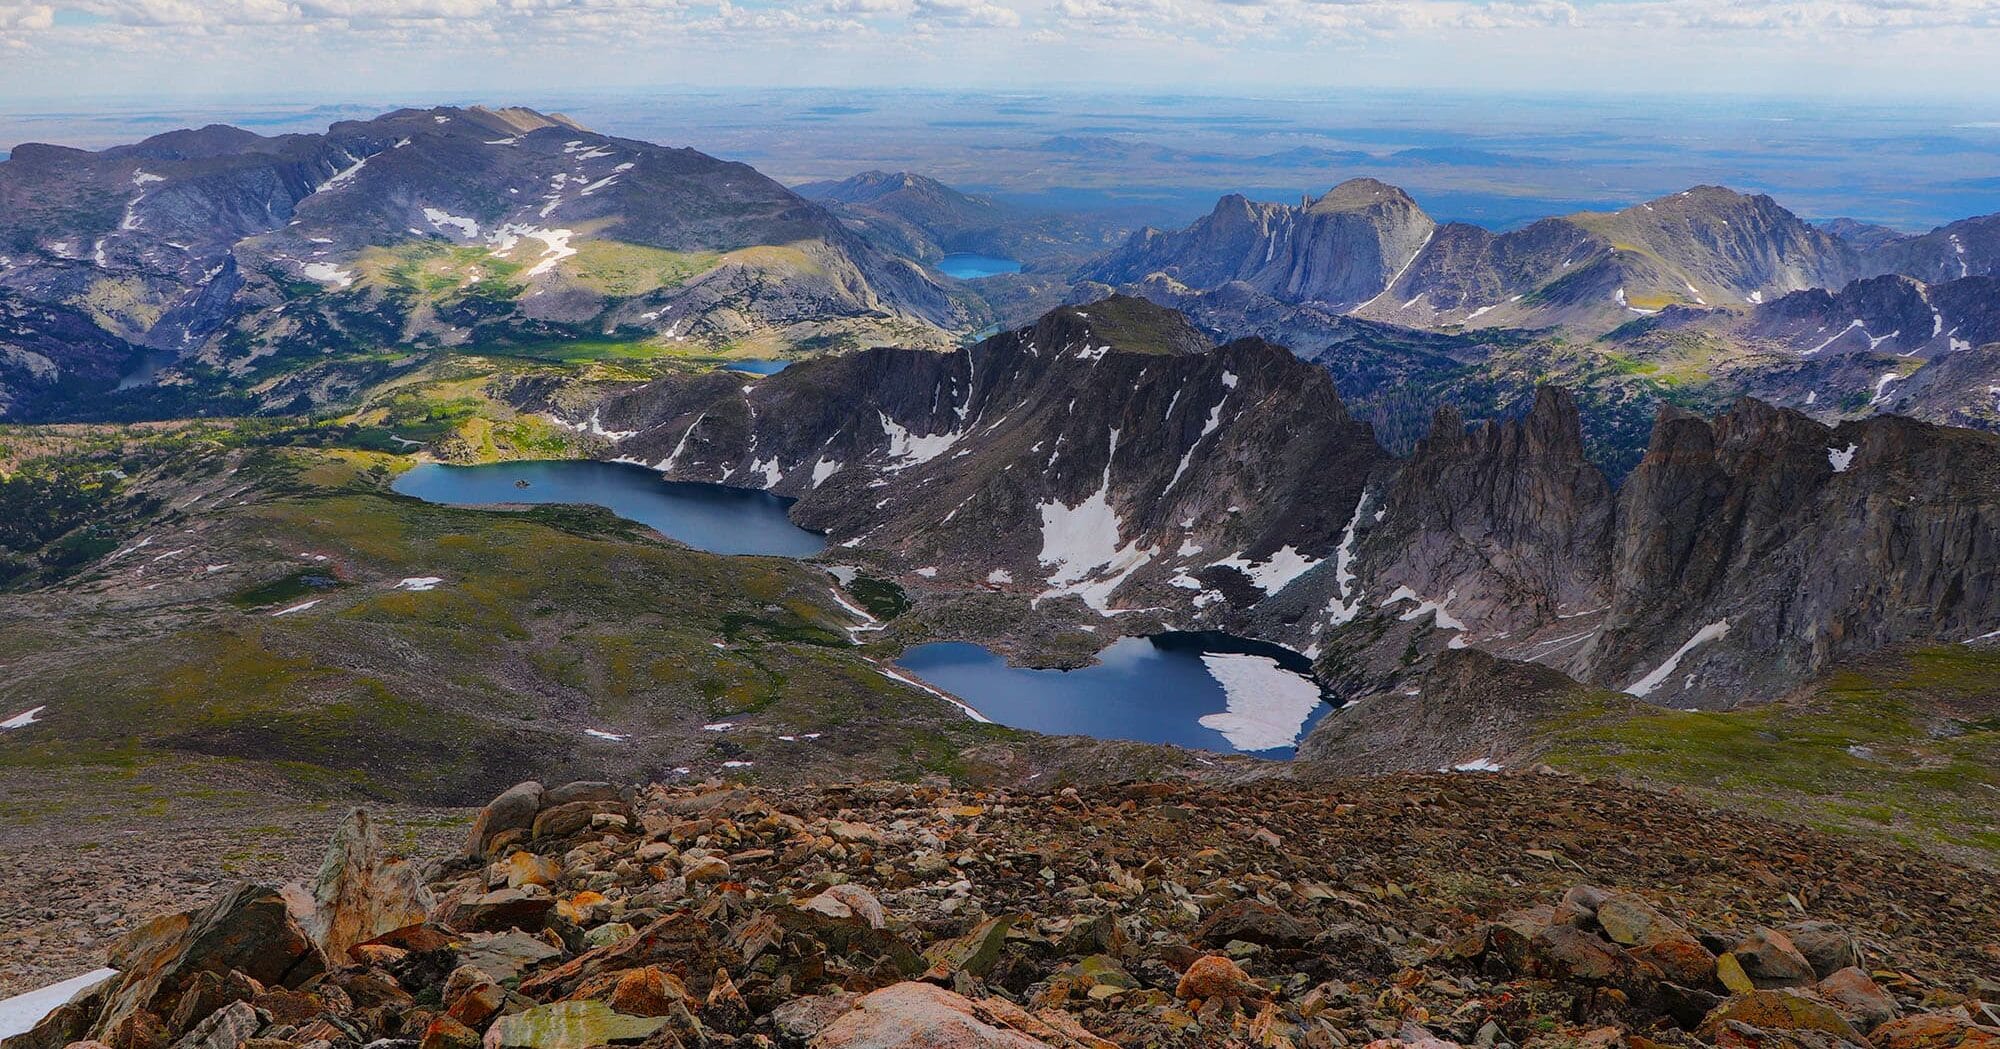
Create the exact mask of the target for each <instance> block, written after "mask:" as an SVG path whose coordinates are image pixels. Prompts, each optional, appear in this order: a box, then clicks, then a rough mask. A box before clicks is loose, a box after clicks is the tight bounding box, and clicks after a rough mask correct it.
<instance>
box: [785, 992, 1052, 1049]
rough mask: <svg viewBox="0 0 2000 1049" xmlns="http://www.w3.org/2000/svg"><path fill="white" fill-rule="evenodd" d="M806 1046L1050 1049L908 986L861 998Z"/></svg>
mask: <svg viewBox="0 0 2000 1049" xmlns="http://www.w3.org/2000/svg"><path fill="white" fill-rule="evenodd" d="M808 1044H809V1045H811V1046H812V1049H1048V1044H1049V1043H1047V1042H1044V1041H1042V1040H1041V1039H1039V1038H1032V1037H1029V1036H1028V1035H1025V1034H1022V1033H1021V1032H1019V1031H1015V1030H1011V1029H1009V1028H1005V1027H1000V1026H996V1025H995V1024H992V1023H989V1022H987V1021H985V1020H983V1019H981V1018H980V1017H979V1016H978V1015H977V1011H976V1007H975V1005H974V1003H973V1002H972V1000H971V999H969V998H966V997H964V996H963V995H958V994H953V993H952V992H950V991H947V990H945V989H944V988H942V987H934V986H932V985H930V984H927V983H914V982H910V983H899V984H892V985H890V986H888V987H884V988H882V989H881V990H879V991H875V992H873V993H871V994H867V995H864V996H862V998H861V999H860V1000H859V1001H857V1002H855V1004H854V1008H853V1010H851V1011H849V1012H848V1013H846V1014H845V1015H843V1016H841V1017H840V1018H838V1019H836V1020H834V1021H833V1022H832V1023H830V1024H828V1025H826V1026H825V1027H824V1028H821V1029H820V1031H819V1033H818V1034H816V1035H814V1036H813V1037H812V1041H811V1042H810V1043H808Z"/></svg>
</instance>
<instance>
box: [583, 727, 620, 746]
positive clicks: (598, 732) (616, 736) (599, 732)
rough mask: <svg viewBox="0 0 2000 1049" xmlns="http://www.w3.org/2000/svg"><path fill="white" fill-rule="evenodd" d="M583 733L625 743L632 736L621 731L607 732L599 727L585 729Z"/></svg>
mask: <svg viewBox="0 0 2000 1049" xmlns="http://www.w3.org/2000/svg"><path fill="white" fill-rule="evenodd" d="M583 734H584V735H586V736H595V737H597V738H598V739H607V740H610V741H611V742H613V743H623V742H625V741H626V740H628V739H630V738H632V737H630V736H628V735H626V734H624V733H621V732H606V731H604V730H603V729H597V728H587V729H584V730H583Z"/></svg>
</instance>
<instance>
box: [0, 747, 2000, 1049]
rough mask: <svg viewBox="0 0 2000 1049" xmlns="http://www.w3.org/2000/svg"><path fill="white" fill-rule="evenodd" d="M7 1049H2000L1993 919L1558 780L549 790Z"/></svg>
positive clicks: (491, 808)
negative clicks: (456, 844)
mask: <svg viewBox="0 0 2000 1049" xmlns="http://www.w3.org/2000/svg"><path fill="white" fill-rule="evenodd" d="M107 962H108V964H109V966H110V967H111V968H113V969H116V970H117V971H118V972H117V975H114V976H109V977H107V978H105V979H104V980H103V981H102V982H100V983H97V984H95V985H94V986H91V987H87V988H85V989H84V990H82V991H80V992H79V993H78V994H77V996H76V997H74V998H72V999H71V1000H70V1001H69V1002H67V1003H66V1004H63V1005H61V1006H60V1007H58V1008H56V1009H55V1010H54V1011H53V1012H52V1013H50V1014H49V1015H48V1016H47V1017H46V1018H45V1019H43V1020H42V1021H41V1022H40V1023H39V1024H38V1025H37V1026H35V1027H34V1029H33V1030H31V1031H28V1032H26V1033H23V1034H20V1035H17V1036H15V1037H12V1038H9V1039H6V1040H5V1042H4V1043H0V1045H4V1049H593V1047H596V1046H643V1047H647V1049H695V1047H712V1046H741V1047H752V1046H754V1047H767V1046H810V1047H816V1049H862V1047H872V1049H892V1047H904V1049H920V1047H923V1049H947V1047H996V1049H1031V1047H1037V1046H1055V1047H1061V1049H1105V1047H1113V1046H1133V1047H1137V1046H1245V1047H1248V1046H1259V1047H1273V1049H1279V1047H1300V1049H1303V1047H1337V1046H1366V1047H1369V1049H1403V1047H1409V1049H1452V1047H1460V1046H1463V1047H1476V1049H1614V1047H1625V1049H1666V1047H1679V1049H1698V1047H1703V1046H1712V1047H1716V1049H1790V1047H1798V1049H1845V1047H1857V1049H1992V1047H1996V1046H2000V890H1996V887H1995V883H1994V880H1993V879H1992V878H1991V875H1990V873H1983V872H1979V871H1969V870H1966V869H1964V868H1956V867H1952V866H1950V865H1947V864H1942V863H1937V862H1934V861H1931V860H1929V859H1927V858H1925V857H1923V856H1921V855H1918V854H1916V853H1913V852H1907V851H1903V850H1899V849H1897V848H1895V847H1893V846H1882V845H1875V844H1872V843H1865V842H1856V841H1848V840H1842V839H1837V838H1832V837H1827V836H1824V835H1820V834H1818V833H1815V832H1813V831H1810V830H1806V829H1802V828H1793V827H1786V826H1783V825H1779V824H1774V823H1770V822H1767V821H1760V820H1756V819H1752V818H1748V817H1742V816H1734V815H1727V814H1721V813H1715V812H1707V811H1703V810H1700V809H1698V808H1695V807H1694V806H1692V805H1690V804H1688V803H1687V802H1685V801H1684V800H1682V799H1678V798H1674V797H1667V796H1660V795H1653V794H1647V793H1644V792H1638V791H1633V790H1629V789H1624V788H1618V787H1614V786H1611V785H1603V784H1589V783H1584V782H1580V781H1577V780H1574V779H1571V778H1570V777H1566V776H1561V775H1551V774H1539V775H1537V774H1520V775H1514V774H1509V775H1497V776H1496V775H1460V776H1390V777H1378V778H1373V779H1369V780H1358V781H1354V782H1352V783H1339V784H1333V785H1329V786H1325V787H1319V788H1313V789H1306V788H1301V787H1298V786H1295V785H1261V786H1254V787H1235V788H1224V787H1214V786H1201V785H1191V784H1167V783H1135V784H1126V785H1120V786H1111V787H1103V788H1094V789H1090V790H1078V789H1074V788H1065V789H1061V790H1056V791H1052V792H1047V793H1026V792H1010V791H998V790H994V791H974V790H951V789H945V788H940V787H932V786H912V785H904V784H862V785H851V786H839V787H823V788H811V789H796V790H779V789H750V788H744V787H740V786H732V785H728V784H722V783H709V784H705V785H702V786H694V787H664V786H657V785H655V786H648V787H643V788H637V789H633V788H623V787H617V786H613V785H610V784H604V783H573V784H567V785H562V786H555V787H544V786H543V785H542V784H538V783H524V784H521V785H519V786H516V787H514V788H512V789H510V790H508V791H506V792H505V793H503V794H502V795H500V796H499V797H497V798H495V799H494V800H493V801H492V802H491V803H490V804H489V805H487V806H486V807H485V809H484V810H483V811H482V812H481V813H480V814H479V816H478V818H477V819H476V820H475V821H474V822H473V824H472V827H471V830H470V832H469V834H468V836H467V841H466V843H465V846H464V848H463V850H462V852H461V854H460V855H458V856H456V857H453V858H450V859H447V860H444V861H441V862H438V863H435V864H432V865H431V866H430V868H429V869H428V870H424V871H419V869H418V868H417V865H416V864H414V863H413V862H411V861H408V860H405V859H404V858H402V857H401V856H399V855H397V854H396V852H395V850H394V849H393V848H391V847H389V846H388V845H387V844H385V842H384V841H383V839H382V836H381V834H380V833H379V832H378V830H377V828H376V825H375V824H374V823H373V822H372V821H371V819H370V818H369V816H368V815H367V814H366V813H365V812H363V811H361V810H356V811H355V812H354V813H352V814H351V815H350V816H349V817H348V819H347V820H346V821H345V822H344V823H343V824H342V825H341V826H340V827H339V829H338V830H337V831H336V832H335V834H334V837H333V841H332V845H331V848H330V850H329V853H328V856H327V859H326V862H325V864H324V866H323V867H322V869H321V871H320V873H319V875H318V877H317V878H316V879H314V881H313V883H312V884H311V885H303V884H293V885H287V886H273V885H260V884H255V883H246V884H243V885H240V886H237V887H234V888H232V889H229V890H228V891H226V892H224V893H223V894H222V895H221V896H219V897H218V898H216V899H215V900H213V901H212V902H210V903H209V904H207V905H206V906H204V907H201V908H199V909H196V910H192V911H188V912H186V913H181V914H172V915H166V916H163V917H160V918H157V919H155V920H153V921H152V922H150V923H148V924H147V925H145V926H144V927H142V928H140V929H138V930H136V931H134V932H133V933H131V934H130V935H128V936H127V937H125V939H124V940H123V941H122V942H120V943H119V944H118V945H117V946H116V947H114V948H113V949H112V950H111V952H110V955H109V957H108V959H107Z"/></svg>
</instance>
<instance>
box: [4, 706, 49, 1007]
mask: <svg viewBox="0 0 2000 1049" xmlns="http://www.w3.org/2000/svg"><path fill="white" fill-rule="evenodd" d="M47 709H49V708H48V707H47V706H39V707H36V708H35V709H33V710H24V711H22V712H21V713H19V714H16V715H14V716H13V717H11V718H8V719H7V720H5V721H0V729H14V728H27V727H28V726H29V725H32V724H34V723H35V722H37V721H40V720H42V711H44V710H47ZM35 1019H37V1020H39V1019H41V1017H39V1016H38V1017H36V1018H35Z"/></svg>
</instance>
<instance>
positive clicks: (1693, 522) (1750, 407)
mask: <svg viewBox="0 0 2000 1049" xmlns="http://www.w3.org/2000/svg"><path fill="white" fill-rule="evenodd" d="M1995 492H2000V441H1996V440H1995V439H1994V438H1992V437H1989V436H1986V435H1984V434H1978V433H1974V432H1971V431H1966V430H1954V429H1950V428H1945V427H1937V426H1930V425H1927V424H1924V423H1919V422H1915V421H1913V420H1909V419H1903V418H1898V417H1894V416H1880V417H1876V418H1872V419H1868V420H1865V421H1862V422H1855V423H1844V424H1842V425H1840V426H1839V427H1827V426H1824V425H1822V424H1820V423H1818V422H1815V421H1813V420H1812V419H1809V418H1807V417H1805V416H1803V415H1799V414H1798V413H1796V412H1790V411H1785V410H1782V409H1777V408H1772V407H1770V406H1768V405H1765V404H1762V403H1759V402H1756V401H1749V400H1745V401H1743V402H1740V403H1739V404H1738V405H1737V406H1736V407H1735V408H1734V409H1733V410H1731V411H1730V412H1729V413H1727V414H1725V415H1723V416H1721V417H1719V418H1717V419H1715V420H1713V421H1710V420H1704V419H1699V418H1694V417H1690V416H1685V415H1681V414H1679V413H1675V412H1672V411H1664V412H1663V413H1662V415H1661V419H1660V422H1659V425H1658V427H1657V428H1656V429H1655V431H1654V437H1653V443H1652V446H1651V447H1650V448H1649V449H1648V450H1647V454H1646V458H1645V460H1644V461H1643V462H1642V463H1641V464H1640V466H1639V468H1638V469H1637V470H1635V471H1634V472H1633V474H1632V476H1631V478H1630V479H1629V480H1628V481H1627V482H1626V485H1625V488H1624V490H1623V491H1622V492H1621V493H1620V498H1619V507H1618V540H1617V544H1616V547H1615V552H1614V554H1613V569H1612V570H1613V573H1614V587H1613V595H1612V602H1611V608H1610V610H1609V611H1608V612H1607V614H1606V617H1605V620H1604V622H1603V624H1602V632H1601V633H1600V634H1599V635H1598V636H1597V637H1595V638H1593V639H1592V640H1590V641H1588V642H1586V643H1585V645H1584V646H1583V649H1582V651H1580V652H1579V653H1578V656H1577V659H1576V661H1575V662H1574V663H1573V664H1571V665H1572V667H1573V668H1574V669H1576V670H1577V671H1579V672H1580V673H1581V675H1582V676H1584V677H1585V678H1586V679H1587V680H1595V681H1602V682H1605V683H1617V682H1619V679H1620V678H1621V677H1628V678H1629V679H1630V682H1631V683H1635V684H1648V685H1650V686H1651V687H1648V688H1642V689H1635V691H1643V692H1645V693H1647V694H1648V695H1653V694H1654V693H1655V692H1659V693H1662V694H1664V693H1669V692H1672V693H1679V692H1682V691H1687V692H1689V693H1693V694H1702V693H1706V694H1710V695H1713V694H1715V693H1721V692H1727V691H1730V690H1738V689H1743V688H1746V687H1747V688H1749V689H1751V690H1753V691H1756V690H1759V689H1760V686H1761V688H1762V689H1768V688H1770V687H1772V685H1773V684H1775V683H1776V682H1779V681H1784V680H1796V679H1797V678H1799V677H1802V676H1806V675H1809V674H1811V673H1813V672H1816V671H1817V670H1819V669H1821V668H1824V667H1825V666H1826V665H1828V662H1829V661H1830V660H1832V659H1834V658H1836V657H1839V656H1843V655H1849V654H1853V653H1857V652H1865V651H1870V650H1873V649H1876V648H1880V647H1883V646H1886V645H1889V644H1893V643H1897V642H1902V641H1911V640H1929V639H1936V640H1950V641H1958V640H1963V639H1965V638H1968V637H1972V636H1974V635H1977V634H1983V633H1985V632H1987V631H1989V630H1992V629H1993V627H1994V625H1995V624H1996V623H2000V590H1996V588H1995V587H1994V586H1993V585H1992V584H1991V583H1990V581H1989V577H1990V576H1991V573H1990V572H1988V571H1986V570H1984V569H1983V568H1981V567H1978V566H1983V565H1988V564H1991V563H1993V559H1994V558H1995V557H1996V556H2000V540H1996V535H2000V532H1996V530H1995V527H1994V522H1995V521H1996V520H2000V499H1996V496H1995V494H1994V493H1995ZM1704 633H1706V634H1707V636H1706V637H1702V638H1701V640H1700V641H1698V642H1697V641H1695V640H1694V639H1695V638H1697V637H1698V636H1700V635H1703V634H1704ZM1675 638H1679V639H1681V640H1673V639H1675ZM1669 641H1671V642H1672V644H1671V645H1668V642H1669ZM1683 642H1686V643H1687V645H1691V646H1693V647H1687V648H1676V647H1673V646H1681V645H1683ZM1697 648H1699V649H1703V650H1704V651H1702V652H1701V653H1700V654H1699V655H1698V656H1697V655H1696V649H1697ZM1676 652H1678V653H1679V654H1680V657H1681V658H1679V659H1678V660H1674V659H1671V658H1669V657H1671V656H1672V655H1673V654H1674V653H1676ZM1641 653H1643V654H1641ZM1690 657H1694V658H1690ZM1662 660H1666V661H1667V662H1672V663H1673V666H1672V667H1671V668H1670V670H1671V673H1670V674H1669V675H1668V676H1667V677H1662V678H1659V679H1658V680H1654V679H1653V677H1654V675H1652V674H1648V673H1647V671H1648V670H1649V669H1653V670H1655V671H1656V668H1659V667H1662V666H1665V665H1666V663H1665V662H1662ZM1698 685H1699V688H1698V687H1697V686H1698ZM1656 698H1657V697H1656Z"/></svg>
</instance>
